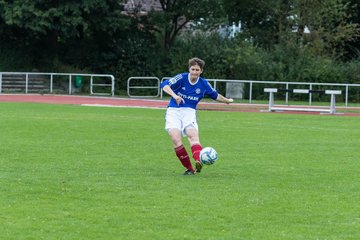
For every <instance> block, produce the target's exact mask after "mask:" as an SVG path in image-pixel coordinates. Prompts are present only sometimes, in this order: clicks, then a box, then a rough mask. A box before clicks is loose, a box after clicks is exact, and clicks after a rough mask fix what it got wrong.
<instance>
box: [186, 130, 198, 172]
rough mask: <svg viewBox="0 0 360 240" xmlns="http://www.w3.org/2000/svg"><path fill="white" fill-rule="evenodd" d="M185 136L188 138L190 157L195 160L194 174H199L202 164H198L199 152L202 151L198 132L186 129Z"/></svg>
mask: <svg viewBox="0 0 360 240" xmlns="http://www.w3.org/2000/svg"><path fill="white" fill-rule="evenodd" d="M186 135H187V138H188V140H189V143H190V146H191V152H192V156H193V158H194V160H195V168H196V172H198V173H199V172H201V169H202V163H201V162H200V151H201V149H202V146H201V144H200V139H199V132H198V130H197V128H194V127H187V128H186Z"/></svg>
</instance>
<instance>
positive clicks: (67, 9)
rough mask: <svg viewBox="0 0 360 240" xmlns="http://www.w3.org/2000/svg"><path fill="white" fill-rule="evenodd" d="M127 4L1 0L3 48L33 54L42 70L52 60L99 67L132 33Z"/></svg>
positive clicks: (114, 1) (0, 38) (116, 0)
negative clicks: (129, 33)
mask: <svg viewBox="0 0 360 240" xmlns="http://www.w3.org/2000/svg"><path fill="white" fill-rule="evenodd" d="M123 2H124V1H122V0H106V1H98V0H86V1H85V0H83V1H58V0H34V1H27V0H14V1H5V0H0V44H1V46H2V47H4V46H6V47H10V48H13V49H22V50H23V53H24V54H27V55H31V56H33V57H34V63H35V64H36V65H40V66H36V67H41V66H42V65H44V64H48V63H49V62H51V59H60V61H68V62H69V63H72V64H76V63H75V62H77V64H78V65H83V66H84V65H87V64H91V65H94V66H95V65H96V64H98V63H99V62H101V61H100V58H104V57H107V58H111V56H110V55H111V51H112V49H113V46H114V45H116V44H118V43H119V40H121V39H126V36H125V35H126V33H127V32H129V31H130V29H129V27H130V25H131V23H130V20H129V17H128V16H126V15H124V14H123ZM113 57H114V56H113ZM83 66H80V67H83Z"/></svg>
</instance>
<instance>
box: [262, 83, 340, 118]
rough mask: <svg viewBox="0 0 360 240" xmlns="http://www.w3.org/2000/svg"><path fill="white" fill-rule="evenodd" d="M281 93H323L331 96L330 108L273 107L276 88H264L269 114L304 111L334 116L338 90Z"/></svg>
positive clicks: (294, 90)
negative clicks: (267, 98) (267, 96)
mask: <svg viewBox="0 0 360 240" xmlns="http://www.w3.org/2000/svg"><path fill="white" fill-rule="evenodd" d="M283 91H286V92H292V93H305V94H309V93H312V92H323V93H325V94H328V95H331V98H330V107H329V108H307V107H286V106H275V105H274V93H277V92H279V89H277V88H264V92H267V93H269V109H268V111H269V112H274V111H301V112H303V111H306V112H320V113H328V114H335V113H336V107H335V95H340V94H341V91H340V90H325V91H312V90H309V89H285V90H283Z"/></svg>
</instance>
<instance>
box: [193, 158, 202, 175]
mask: <svg viewBox="0 0 360 240" xmlns="http://www.w3.org/2000/svg"><path fill="white" fill-rule="evenodd" d="M202 167H203V164H202V163H201V162H200V161H195V169H196V170H195V172H196V173H200V172H201V169H202Z"/></svg>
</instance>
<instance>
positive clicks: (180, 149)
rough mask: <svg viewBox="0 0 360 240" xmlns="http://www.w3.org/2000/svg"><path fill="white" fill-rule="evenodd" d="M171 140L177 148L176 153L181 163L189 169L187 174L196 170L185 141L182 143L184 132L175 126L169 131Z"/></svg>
mask: <svg viewBox="0 0 360 240" xmlns="http://www.w3.org/2000/svg"><path fill="white" fill-rule="evenodd" d="M168 133H169V135H170V138H171V141H172V142H173V146H174V149H175V154H176V156H177V157H178V159H179V160H180V162H181V164H182V165H183V166H184V167H185V168H186V169H187V171H186V172H185V173H186V174H187V175H188V174H191V173H194V172H195V170H194V168H193V166H192V164H191V161H190V157H189V154H188V153H187V151H186V149H185V147H184V145H183V143H182V140H181V139H182V133H181V131H180V130H179V129H176V128H173V129H170V130H169V131H168Z"/></svg>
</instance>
